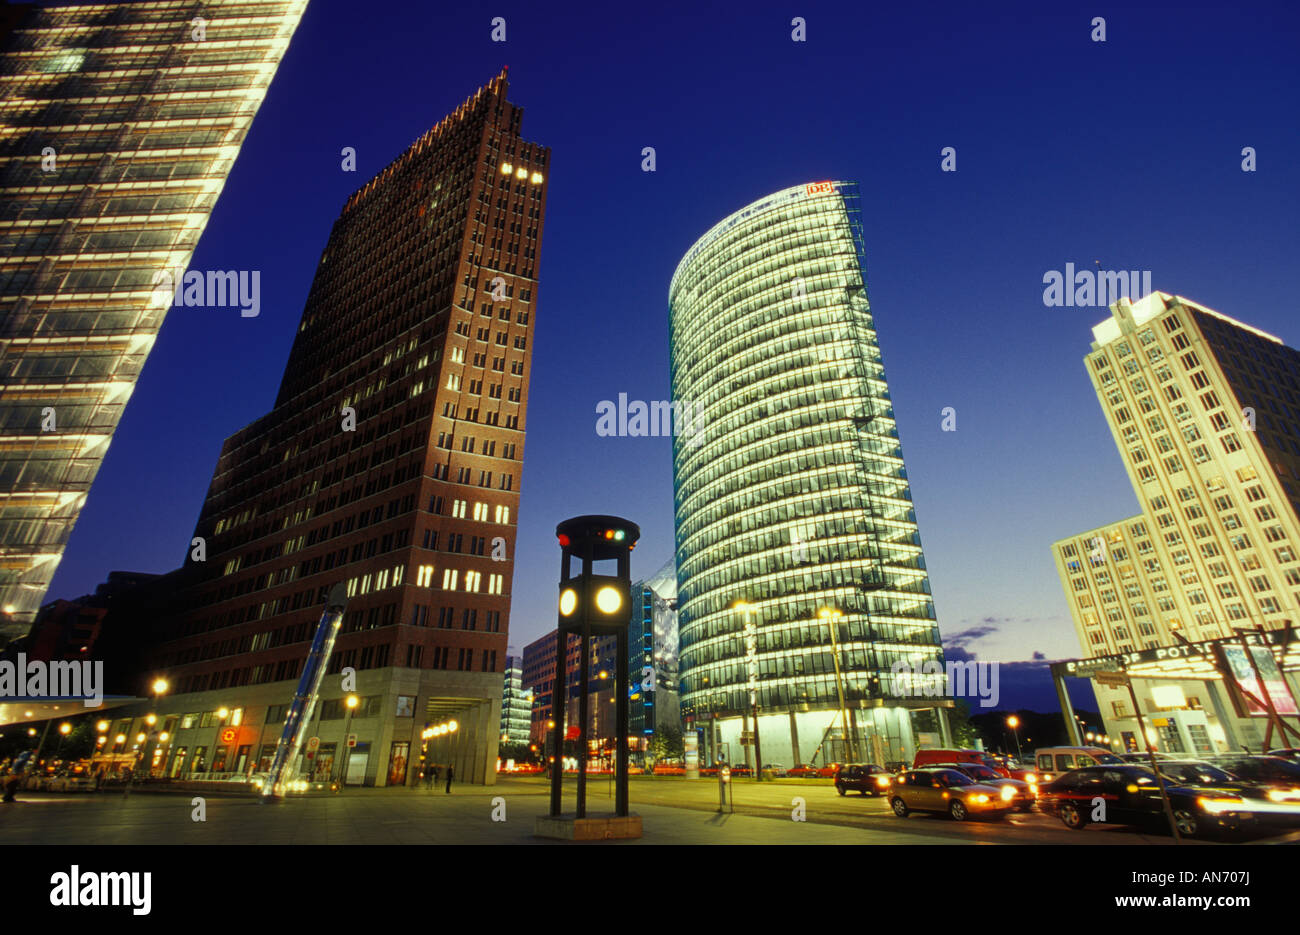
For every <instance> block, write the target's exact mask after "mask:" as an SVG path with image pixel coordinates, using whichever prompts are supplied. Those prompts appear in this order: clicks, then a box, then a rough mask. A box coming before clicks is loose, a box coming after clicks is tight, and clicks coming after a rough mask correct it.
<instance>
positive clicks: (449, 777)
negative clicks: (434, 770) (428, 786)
mask: <svg viewBox="0 0 1300 935" xmlns="http://www.w3.org/2000/svg"><path fill="white" fill-rule="evenodd" d="M454 772H455V769H454V768H453V767H452V765H451V764H450V763H448V764H447V794H448V795H451V775H452V773H454Z"/></svg>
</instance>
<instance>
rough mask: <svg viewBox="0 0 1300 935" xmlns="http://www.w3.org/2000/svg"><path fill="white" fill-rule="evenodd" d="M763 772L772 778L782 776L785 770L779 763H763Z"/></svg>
mask: <svg viewBox="0 0 1300 935" xmlns="http://www.w3.org/2000/svg"><path fill="white" fill-rule="evenodd" d="M763 772H765V773H771V774H772V775H773V776H784V775H785V774H786V768H785V767H784V766H782V765H781V764H780V763H765V764H763Z"/></svg>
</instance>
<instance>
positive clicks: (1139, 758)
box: [1116, 753, 1171, 766]
mask: <svg viewBox="0 0 1300 935" xmlns="http://www.w3.org/2000/svg"><path fill="white" fill-rule="evenodd" d="M1116 756H1118V757H1119V758H1120V759H1121V760H1123V761H1124V762H1125V763H1139V764H1145V765H1147V766H1150V765H1151V755H1150V754H1148V753H1117V754H1116ZM1168 759H1171V757H1170V756H1169V754H1168V753H1157V754H1156V760H1168Z"/></svg>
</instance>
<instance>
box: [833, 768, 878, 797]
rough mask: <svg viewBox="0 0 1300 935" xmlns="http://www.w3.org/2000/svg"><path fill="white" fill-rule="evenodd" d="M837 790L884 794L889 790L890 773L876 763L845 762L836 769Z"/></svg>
mask: <svg viewBox="0 0 1300 935" xmlns="http://www.w3.org/2000/svg"><path fill="white" fill-rule="evenodd" d="M835 791H836V792H838V793H839V794H840V795H844V794H845V793H848V792H858V793H861V794H862V795H884V794H885V793H887V792H888V791H889V773H887V772H885V768H884V767H883V766H877V765H876V764H874V763H845V764H843V765H842V766H840V767H839V769H837V770H836V771H835Z"/></svg>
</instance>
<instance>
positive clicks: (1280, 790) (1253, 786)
mask: <svg viewBox="0 0 1300 935" xmlns="http://www.w3.org/2000/svg"><path fill="white" fill-rule="evenodd" d="M1265 759H1266V758H1265ZM1156 765H1157V768H1158V769H1159V770H1160V773H1161V775H1163V776H1165V777H1166V778H1167V779H1169V780H1171V781H1173V782H1176V783H1178V784H1180V785H1188V784H1195V785H1199V786H1207V787H1209V788H1213V789H1220V790H1223V791H1225V792H1228V793H1231V794H1233V795H1237V796H1240V797H1241V799H1242V803H1241V805H1240V806H1234V810H1239V811H1241V812H1245V813H1249V814H1250V815H1252V816H1253V820H1254V821H1255V822H1256V823H1257V824H1260V825H1265V824H1266V825H1274V826H1277V827H1286V828H1292V827H1296V826H1297V825H1300V789H1298V788H1296V787H1295V784H1294V783H1293V782H1287V781H1285V780H1284V781H1282V782H1278V781H1276V780H1275V779H1270V778H1267V776H1268V775H1271V774H1270V773H1269V771H1268V770H1267V769H1265V770H1264V773H1265V777H1266V778H1263V779H1262V780H1260V781H1254V780H1250V779H1244V778H1243V777H1241V776H1239V775H1236V774H1233V773H1231V772H1228V771H1227V770H1224V769H1221V768H1220V767H1218V766H1215V765H1214V764H1213V763H1207V762H1205V761H1204V760H1173V759H1170V760H1159V761H1157V764H1156ZM1264 765H1265V767H1267V765H1268V764H1264Z"/></svg>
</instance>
